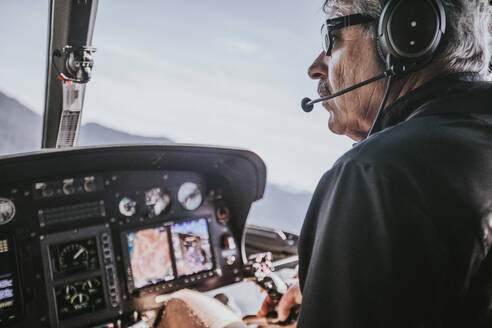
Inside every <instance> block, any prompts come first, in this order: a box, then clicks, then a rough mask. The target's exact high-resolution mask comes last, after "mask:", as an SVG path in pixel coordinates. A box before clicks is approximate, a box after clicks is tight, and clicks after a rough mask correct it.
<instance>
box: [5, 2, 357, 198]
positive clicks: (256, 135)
mask: <svg viewBox="0 0 492 328" xmlns="http://www.w3.org/2000/svg"><path fill="white" fill-rule="evenodd" d="M321 5H322V1H315V0H308V1H303V2H299V1H295V0H284V1H272V2H262V1H259V0H254V1H249V2H241V3H236V2H234V3H233V2H228V1H223V0H222V1H210V2H207V3H204V2H199V1H190V2H186V3H183V2H171V1H157V0H147V1H140V2H138V5H137V4H135V2H133V1H129V0H103V1H99V8H98V14H97V22H96V27H95V32H94V40H93V44H94V46H96V47H97V49H98V50H97V52H96V54H95V66H94V76H93V80H92V81H91V82H90V83H89V84H88V86H87V92H86V100H85V106H84V112H83V123H88V122H95V123H99V124H102V125H105V126H108V127H110V128H113V129H117V130H121V131H124V132H127V133H131V134H136V135H142V136H164V137H168V138H170V139H172V140H174V141H176V142H182V143H197V144H212V145H219V146H229V147H240V148H247V149H250V150H252V151H254V152H256V153H258V154H259V155H260V156H261V157H262V158H263V159H264V161H265V163H266V164H267V169H268V179H269V181H271V182H274V183H276V184H279V185H282V186H290V188H291V189H292V190H297V191H301V190H302V191H311V192H312V191H313V189H314V187H315V186H316V184H317V181H318V180H319V178H320V177H321V175H322V174H323V173H324V172H325V171H326V170H328V169H329V168H330V167H331V165H332V164H333V162H334V161H335V160H336V159H337V158H338V157H339V156H340V155H341V154H343V153H344V152H345V151H347V150H348V149H349V148H350V145H351V144H352V141H351V140H349V139H348V138H346V137H340V136H335V135H333V134H332V133H331V132H330V131H329V130H328V128H327V120H328V114H327V113H326V111H325V110H324V109H323V108H322V107H321V106H319V107H317V108H316V109H315V111H314V112H313V113H311V114H309V115H308V114H305V113H303V112H302V111H301V109H300V106H299V103H300V100H301V99H302V98H303V97H305V96H310V97H314V96H316V82H315V81H311V80H309V78H308V77H307V74H306V71H307V67H308V66H309V64H310V63H311V62H312V60H313V59H314V57H315V56H317V54H318V53H319V51H320V50H321V46H320V36H319V26H320V25H321V22H322V19H323V13H322V11H321ZM48 8H49V1H35V2H32V1H29V0H17V1H15V2H4V3H2V4H0V30H2V31H4V33H3V34H4V35H3V36H4V39H5V40H4V42H3V43H2V47H3V49H2V50H3V51H2V52H1V53H2V57H3V58H2V60H1V61H0V74H1V75H2V77H3V78H2V79H0V90H2V91H3V92H5V93H6V94H7V95H9V96H12V97H14V98H16V99H17V100H19V101H20V102H22V103H23V104H25V105H26V106H28V107H29V108H31V109H32V110H34V111H35V112H36V113H38V114H41V113H42V111H43V102H44V87H45V74H46V49H47V39H46V38H47V19H48ZM7 31H8V32H9V33H7Z"/></svg>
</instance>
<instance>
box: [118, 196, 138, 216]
mask: <svg viewBox="0 0 492 328" xmlns="http://www.w3.org/2000/svg"><path fill="white" fill-rule="evenodd" d="M118 207H119V210H120V213H121V214H123V215H124V216H134V215H135V214H137V211H138V207H137V202H136V201H135V200H133V199H131V198H128V197H123V198H122V199H121V200H120V204H119V206H118Z"/></svg>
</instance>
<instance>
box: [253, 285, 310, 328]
mask: <svg viewBox="0 0 492 328" xmlns="http://www.w3.org/2000/svg"><path fill="white" fill-rule="evenodd" d="M301 302H302V295H301V290H300V288H299V283H296V284H294V285H292V286H291V287H290V288H289V289H288V290H287V293H285V294H284V296H282V298H281V299H280V301H279V302H278V304H275V302H274V301H273V300H272V299H271V298H270V297H269V296H267V297H266V298H265V300H264V301H263V304H262V306H261V309H260V311H259V312H258V314H257V316H258V317H266V316H267V315H268V314H269V313H270V312H272V311H276V312H277V317H276V318H274V320H272V322H274V323H281V322H284V321H286V320H287V319H288V317H289V315H290V313H291V310H292V309H293V308H295V307H298V306H299V305H301ZM296 326H297V320H296V321H295V322H293V323H292V324H290V325H288V326H283V327H286V328H295V327H296ZM271 327H279V326H277V325H269V326H261V328H271ZM258 328H260V327H258Z"/></svg>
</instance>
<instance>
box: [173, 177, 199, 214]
mask: <svg viewBox="0 0 492 328" xmlns="http://www.w3.org/2000/svg"><path fill="white" fill-rule="evenodd" d="M178 201H179V203H180V204H181V206H183V208H185V209H186V210H188V211H194V210H196V209H197V208H199V207H200V205H201V204H202V201H203V195H202V191H201V190H200V187H199V186H198V185H197V184H196V183H194V182H185V183H183V184H182V185H181V187H179V190H178Z"/></svg>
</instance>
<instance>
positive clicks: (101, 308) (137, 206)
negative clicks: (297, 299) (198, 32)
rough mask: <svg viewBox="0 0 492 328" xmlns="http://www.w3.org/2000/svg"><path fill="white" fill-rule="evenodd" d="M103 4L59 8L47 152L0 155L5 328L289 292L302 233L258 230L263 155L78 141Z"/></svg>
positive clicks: (62, 3)
mask: <svg viewBox="0 0 492 328" xmlns="http://www.w3.org/2000/svg"><path fill="white" fill-rule="evenodd" d="M3 5H4V4H2V6H3ZM12 6H14V5H12ZM98 6H99V1H97V0H50V1H49V29H48V51H47V58H46V61H47V70H46V72H47V77H46V89H45V106H44V114H43V131H42V148H44V149H43V150H40V151H34V152H29V153H21V154H9V155H4V156H2V157H0V263H2V265H1V266H0V327H15V328H17V327H46V328H48V327H50V328H51V327H60V328H65V327H75V328H77V327H80V328H82V327H84V328H85V327H87V328H89V327H91V328H95V327H100V328H103V327H118V328H121V327H157V326H158V325H159V323H160V322H161V321H162V318H163V316H164V313H165V311H166V302H167V301H168V300H169V295H172V294H173V293H174V292H176V291H179V290H183V289H192V290H197V291H203V292H208V293H209V295H212V296H217V297H216V299H218V300H220V301H221V302H222V303H224V304H226V305H228V306H230V307H231V308H234V307H236V305H234V302H233V297H231V293H232V294H235V295H233V296H234V297H238V298H241V297H242V298H243V300H248V299H252V298H255V295H256V296H258V295H260V296H261V295H262V294H260V293H261V291H266V292H267V293H268V294H269V295H270V296H271V297H280V295H281V294H282V293H283V292H285V288H286V285H285V283H284V282H283V280H282V279H281V277H282V276H284V277H286V276H288V275H290V276H292V275H293V273H294V268H295V267H296V264H297V250H296V245H297V238H298V236H297V233H298V231H294V232H287V231H285V230H283V229H282V228H278V227H269V226H268V225H267V226H262V225H261V224H258V222H259V221H258V220H256V221H254V222H253V224H251V223H250V224H246V220H247V218H248V214H249V212H250V209H251V207H252V204H253V203H254V202H256V201H258V200H260V199H261V198H262V197H263V196H264V193H265V187H266V184H267V174H266V165H265V162H264V161H263V159H262V158H261V157H260V156H259V155H257V154H256V153H254V152H252V151H249V150H242V149H239V148H235V147H216V146H197V145H190V144H174V143H173V144H170V143H164V144H163V143H161V142H160V139H158V138H147V139H146V140H145V141H146V143H141V144H123V145H116V146H115V145H111V146H109V145H99V146H85V147H76V146H77V142H78V139H79V135H80V134H81V133H82V134H84V133H85V138H88V137H89V138H90V137H91V135H90V132H87V129H86V131H85V132H84V131H83V130H82V132H81V129H80V128H81V122H82V109H83V107H84V101H85V96H86V87H87V86H90V85H91V83H90V82H91V81H92V80H97V77H96V76H97V75H96V74H93V70H94V67H95V62H97V60H96V59H97V51H98V50H97V48H96V47H94V45H93V42H92V38H93V34H94V31H95V30H96V31H97V28H95V26H96V24H95V23H96V17H97V9H98ZM135 6H137V4H135ZM138 6H140V5H138ZM5 9H12V8H5ZM96 33H97V32H96ZM235 46H236V48H237V47H239V48H240V50H241V49H242V51H243V52H248V51H253V52H254V49H250V48H247V45H244V44H242V45H241V44H236V45H235ZM245 47H246V48H245ZM87 90H88V91H87V93H88V94H90V92H91V91H92V90H91V89H90V87H89V88H88V89H87ZM0 95H1V96H3V94H0ZM183 101H185V100H183ZM142 104H145V101H144V100H142ZM164 123H165V122H164ZM252 133H254V132H252ZM102 143H104V142H102ZM14 152H15V151H14ZM10 153H13V152H10ZM282 201H284V202H289V200H288V199H283V200H282ZM308 201H309V194H308V195H307V196H304V201H303V205H302V206H301V209H300V213H303V212H304V211H305V207H307V202H308ZM298 219H299V222H300V221H302V217H299V218H298ZM299 225H300V223H299ZM274 271H277V272H278V274H277V273H275V272H274ZM247 281H250V282H251V281H252V282H254V284H256V285H259V287H260V288H258V287H257V286H254V285H253V283H250V284H248V285H246V286H244V285H241V284H244V283H245V282H247ZM238 285H239V287H237V286H238ZM234 286H236V287H234ZM227 288H232V290H231V289H229V290H228V289H227ZM234 288H236V289H235V290H234ZM260 301H261V298H260ZM239 303H240V305H241V306H240V307H243V309H242V310H243V311H241V312H240V314H241V316H244V315H245V314H253V312H254V311H257V310H258V300H256V303H255V302H253V303H254V305H253V306H252V309H253V312H252V311H251V309H250V310H249V311H248V310H246V311H244V307H248V304H245V303H244V302H242V303H241V302H239ZM249 305H250V304H249ZM250 308H251V306H250ZM251 322H253V323H254V321H251ZM246 323H247V321H246Z"/></svg>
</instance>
